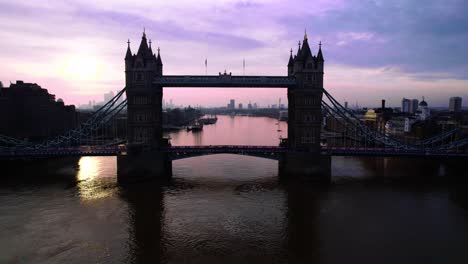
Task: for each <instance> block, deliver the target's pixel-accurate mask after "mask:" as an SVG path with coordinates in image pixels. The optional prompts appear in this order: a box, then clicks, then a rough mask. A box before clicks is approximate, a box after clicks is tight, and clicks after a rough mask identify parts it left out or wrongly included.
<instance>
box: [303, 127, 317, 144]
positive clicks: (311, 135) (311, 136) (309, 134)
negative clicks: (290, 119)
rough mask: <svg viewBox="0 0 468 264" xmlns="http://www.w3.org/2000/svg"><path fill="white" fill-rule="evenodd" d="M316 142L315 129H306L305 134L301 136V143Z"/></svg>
mask: <svg viewBox="0 0 468 264" xmlns="http://www.w3.org/2000/svg"><path fill="white" fill-rule="evenodd" d="M314 142H315V131H314V130H308V131H305V133H304V134H302V137H301V143H302V144H310V143H314Z"/></svg>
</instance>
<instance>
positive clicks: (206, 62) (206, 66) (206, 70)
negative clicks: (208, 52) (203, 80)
mask: <svg viewBox="0 0 468 264" xmlns="http://www.w3.org/2000/svg"><path fill="white" fill-rule="evenodd" d="M205 75H208V59H207V58H205Z"/></svg>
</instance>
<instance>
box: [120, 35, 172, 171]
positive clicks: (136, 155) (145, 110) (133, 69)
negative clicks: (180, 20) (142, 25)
mask: <svg viewBox="0 0 468 264" xmlns="http://www.w3.org/2000/svg"><path fill="white" fill-rule="evenodd" d="M162 74H163V64H162V59H161V55H160V52H159V48H158V51H157V54H155V53H153V49H152V47H151V40H149V43H148V40H147V38H146V33H145V32H143V36H142V38H141V42H140V46H139V48H138V52H137V53H136V54H132V51H131V49H130V41H129V42H128V47H127V53H126V56H125V84H126V88H127V90H126V96H127V101H128V103H127V140H128V142H127V144H128V147H127V149H128V153H126V155H125V156H123V155H120V156H119V157H118V164H117V166H118V174H119V177H120V178H122V179H124V178H125V179H126V178H128V176H132V178H134V177H140V176H148V177H152V175H154V174H168V173H169V174H170V171H171V169H170V168H171V166H170V161H169V160H168V158H167V157H166V156H165V154H164V153H163V152H162V151H161V148H163V147H165V146H166V144H167V143H166V142H165V141H164V139H163V134H162V97H163V88H162V87H161V86H158V85H157V84H155V83H154V79H155V78H156V77H158V76H162Z"/></svg>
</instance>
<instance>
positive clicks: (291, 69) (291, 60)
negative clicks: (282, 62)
mask: <svg viewBox="0 0 468 264" xmlns="http://www.w3.org/2000/svg"><path fill="white" fill-rule="evenodd" d="M292 52H293V50H292V49H291V52H290V54H289V62H288V76H291V75H293V73H294V58H293V55H292Z"/></svg>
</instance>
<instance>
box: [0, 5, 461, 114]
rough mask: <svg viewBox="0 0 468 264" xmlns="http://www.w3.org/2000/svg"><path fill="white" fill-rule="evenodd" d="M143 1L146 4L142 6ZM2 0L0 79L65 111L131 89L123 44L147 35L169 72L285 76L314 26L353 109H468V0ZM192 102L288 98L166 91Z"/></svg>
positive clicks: (255, 92)
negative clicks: (414, 103) (47, 95)
mask: <svg viewBox="0 0 468 264" xmlns="http://www.w3.org/2000/svg"><path fill="white" fill-rule="evenodd" d="M136 2H137V3H136ZM109 3H110V2H109V1H103V0H75V1H63V0H48V1H29V0H28V1H23V0H15V1H5V0H0V39H1V41H0V58H1V63H0V80H1V81H2V82H3V83H4V85H8V83H9V81H14V80H24V81H26V82H36V83H38V84H39V85H41V86H42V87H44V88H47V89H49V91H50V92H51V93H54V94H56V95H57V98H63V99H64V100H65V102H66V103H67V104H69V103H73V104H81V103H85V102H87V101H88V100H96V101H101V100H102V94H103V93H105V92H108V91H110V90H113V91H117V90H120V89H121V88H123V86H124V73H123V69H124V60H123V59H124V56H125V51H126V45H127V44H126V41H127V39H128V38H130V41H132V51H133V52H136V50H137V48H138V44H139V42H140V38H141V34H142V29H143V27H146V32H147V35H148V37H149V38H151V39H152V40H153V46H154V47H156V46H159V47H161V56H162V59H163V63H164V73H165V74H204V73H205V69H204V59H205V57H206V58H208V73H209V74H217V73H218V72H220V71H224V69H226V70H227V71H228V72H232V73H233V74H235V75H240V74H242V60H243V59H244V58H245V60H246V75H286V73H287V67H286V64H287V61H288V57H289V49H290V48H293V49H294V50H295V51H296V50H297V42H298V40H301V39H302V37H303V35H304V28H307V33H308V36H309V43H310V44H311V45H312V48H313V49H314V48H315V52H316V48H317V46H316V45H315V47H314V44H316V43H318V42H319V41H320V40H321V41H322V43H323V52H324V56H325V88H326V89H328V90H329V91H330V92H331V93H332V94H333V95H335V97H336V98H337V99H339V100H347V101H349V102H350V104H353V105H354V104H355V102H356V101H357V102H359V104H360V105H371V106H374V105H378V104H379V102H380V100H381V99H382V98H385V99H387V101H388V103H389V104H390V105H394V106H397V105H399V104H400V101H401V98H402V97H408V98H421V97H422V96H425V98H426V101H428V103H429V106H447V105H448V98H449V97H451V96H462V97H463V98H464V100H465V101H464V104H465V105H466V100H468V60H467V58H468V49H467V48H466V46H467V43H468V16H467V15H466V14H468V2H467V1H466V0H443V1H442V0H440V1H435V0H426V1H424V2H422V1H416V0H414V1H409V0H406V1H404V0H394V1H388V0H385V1H384V0H346V1H344V0H343V1H340V0H319V1H310V0H300V1H299V0H298V1H279V0H278V1H274V0H251V1H249V0H243V1H235V0H217V1H208V0H197V1H189V0H177V1H154V0H144V1H122V0H114V1H112V4H109ZM164 96H165V99H170V98H172V99H173V100H174V102H175V103H177V104H184V105H188V104H191V105H196V104H202V105H225V104H226V103H227V102H228V100H229V99H230V98H235V99H236V101H237V102H242V103H244V104H246V103H248V101H252V102H258V103H259V104H260V105H267V104H273V103H276V102H277V100H278V98H279V97H282V98H283V99H282V100H283V102H284V101H286V92H285V90H284V89H237V90H236V89H207V88H203V89H195V88H193V89H166V90H165V93H164Z"/></svg>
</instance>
